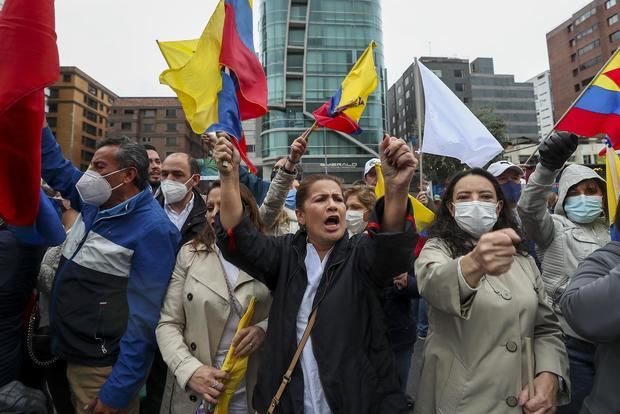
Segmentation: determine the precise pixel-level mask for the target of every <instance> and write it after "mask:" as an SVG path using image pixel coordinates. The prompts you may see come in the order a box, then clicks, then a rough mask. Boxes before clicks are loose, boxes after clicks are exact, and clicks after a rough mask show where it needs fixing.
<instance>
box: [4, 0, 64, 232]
mask: <svg viewBox="0 0 620 414" xmlns="http://www.w3.org/2000/svg"><path fill="white" fill-rule="evenodd" d="M0 39H2V41H0V62H2V63H1V64H0V192H1V193H0V217H2V218H3V219H4V220H5V221H6V222H7V223H9V224H12V225H16V226H28V225H31V224H33V223H34V222H35V219H36V216H37V211H38V209H39V187H40V180H41V129H42V127H43V119H44V117H45V96H44V92H43V90H44V88H45V87H46V86H47V85H50V84H52V83H54V82H56V80H58V76H59V64H58V49H57V47H56V32H55V30H54V1H53V0H30V1H24V0H7V1H6V2H5V3H4V8H3V9H2V12H0Z"/></svg>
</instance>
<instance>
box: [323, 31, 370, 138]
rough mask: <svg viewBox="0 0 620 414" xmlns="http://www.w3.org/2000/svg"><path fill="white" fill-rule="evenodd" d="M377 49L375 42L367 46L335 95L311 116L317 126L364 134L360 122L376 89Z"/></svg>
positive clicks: (353, 133)
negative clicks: (375, 55) (374, 54)
mask: <svg viewBox="0 0 620 414" xmlns="http://www.w3.org/2000/svg"><path fill="white" fill-rule="evenodd" d="M376 46H377V45H376V44H375V42H374V41H373V42H371V43H370V45H368V47H367V48H366V50H365V51H364V53H362V55H361V56H360V58H359V59H358V60H357V62H356V63H355V66H353V68H352V69H351V71H350V72H349V74H348V75H347V77H346V78H344V80H343V81H342V84H341V86H340V88H338V90H337V91H336V93H335V94H334V96H332V97H331V99H330V100H329V101H328V102H326V103H325V104H323V106H321V107H320V108H319V109H317V110H316V111H314V112H313V113H312V115H313V116H314V119H315V120H316V123H317V124H319V125H320V126H322V127H325V128H329V129H333V130H335V131H341V132H345V133H347V134H350V135H359V134H361V133H362V129H361V128H360V126H359V125H358V122H359V120H360V118H361V117H362V113H363V112H364V109H366V102H367V101H368V95H370V94H371V93H372V92H373V91H374V90H375V88H376V87H377V70H376V69H375V60H374V57H373V49H374V48H375V47H376Z"/></svg>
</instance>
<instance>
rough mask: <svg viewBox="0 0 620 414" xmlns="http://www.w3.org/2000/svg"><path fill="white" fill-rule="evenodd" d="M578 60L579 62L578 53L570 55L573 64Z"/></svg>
mask: <svg viewBox="0 0 620 414" xmlns="http://www.w3.org/2000/svg"><path fill="white" fill-rule="evenodd" d="M576 60H577V53H573V54H572V55H570V61H571V62H575V61H576Z"/></svg>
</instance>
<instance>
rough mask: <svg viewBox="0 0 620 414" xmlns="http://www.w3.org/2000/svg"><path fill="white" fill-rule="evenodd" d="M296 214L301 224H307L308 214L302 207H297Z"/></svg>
mask: <svg viewBox="0 0 620 414" xmlns="http://www.w3.org/2000/svg"><path fill="white" fill-rule="evenodd" d="M295 215H296V216H297V222H298V223H299V225H300V226H305V225H306V214H305V213H304V212H303V211H301V210H300V209H298V208H296V209H295Z"/></svg>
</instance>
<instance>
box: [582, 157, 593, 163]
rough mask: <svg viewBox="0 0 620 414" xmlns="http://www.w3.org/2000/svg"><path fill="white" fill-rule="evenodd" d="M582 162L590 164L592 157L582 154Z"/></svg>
mask: <svg viewBox="0 0 620 414" xmlns="http://www.w3.org/2000/svg"><path fill="white" fill-rule="evenodd" d="M583 163H584V164H592V157H591V156H590V155H584V156H583Z"/></svg>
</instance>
